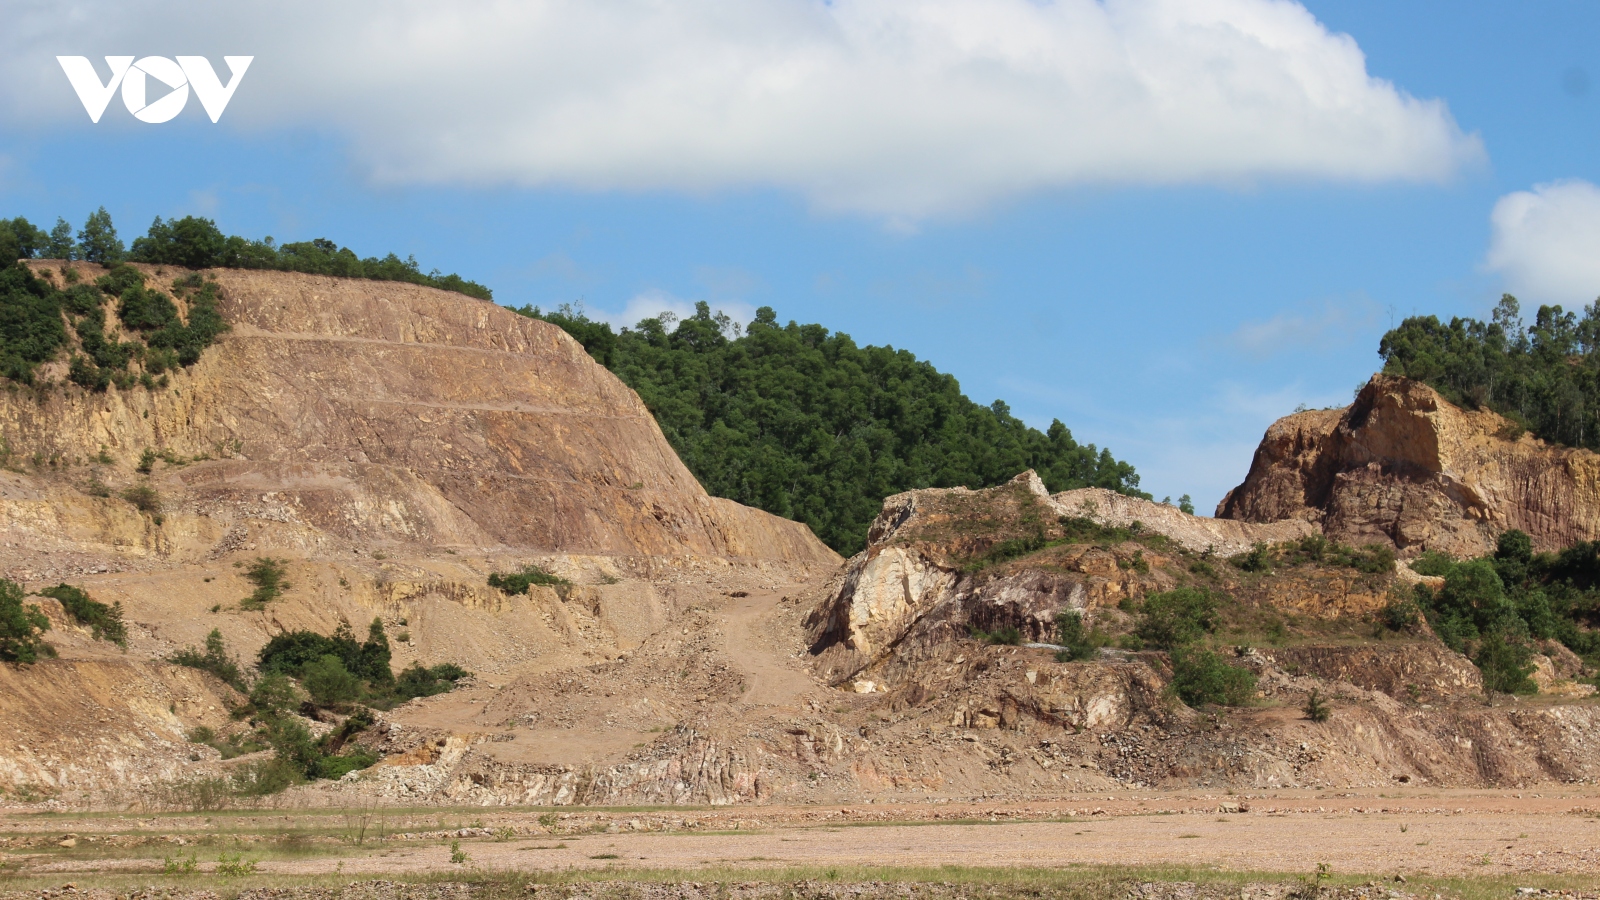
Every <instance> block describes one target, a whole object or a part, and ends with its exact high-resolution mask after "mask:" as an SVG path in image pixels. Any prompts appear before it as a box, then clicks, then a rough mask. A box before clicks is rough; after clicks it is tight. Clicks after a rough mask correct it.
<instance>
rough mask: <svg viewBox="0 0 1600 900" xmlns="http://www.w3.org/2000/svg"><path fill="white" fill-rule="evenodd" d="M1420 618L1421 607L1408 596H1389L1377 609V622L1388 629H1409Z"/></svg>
mask: <svg viewBox="0 0 1600 900" xmlns="http://www.w3.org/2000/svg"><path fill="white" fill-rule="evenodd" d="M1421 620H1422V609H1421V608H1420V607H1418V606H1417V602H1416V601H1415V600H1413V599H1411V598H1410V597H1404V596H1395V597H1390V598H1389V602H1388V603H1387V604H1386V605H1385V606H1384V607H1383V609H1381V610H1379V611H1378V622H1379V624H1381V625H1382V626H1383V627H1384V628H1387V629H1389V630H1390V631H1410V630H1411V629H1413V628H1415V627H1417V623H1418V622H1420V621H1421Z"/></svg>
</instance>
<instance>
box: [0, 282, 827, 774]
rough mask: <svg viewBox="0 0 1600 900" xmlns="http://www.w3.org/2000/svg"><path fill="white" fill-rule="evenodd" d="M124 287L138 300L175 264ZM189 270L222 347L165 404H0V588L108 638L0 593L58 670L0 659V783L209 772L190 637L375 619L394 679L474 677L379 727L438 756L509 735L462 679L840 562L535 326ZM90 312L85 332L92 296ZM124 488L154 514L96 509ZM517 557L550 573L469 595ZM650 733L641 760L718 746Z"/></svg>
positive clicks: (219, 710) (56, 368)
mask: <svg viewBox="0 0 1600 900" xmlns="http://www.w3.org/2000/svg"><path fill="white" fill-rule="evenodd" d="M74 265H75V267H76V268H77V269H78V272H79V275H80V277H82V278H84V279H87V280H92V279H94V278H96V277H98V275H99V274H100V273H101V270H100V269H99V267H97V266H93V265H90V264H86V263H76V264H74ZM34 268H35V271H36V272H38V273H39V274H40V275H41V277H47V278H55V279H59V278H60V277H61V276H60V274H59V271H58V265H57V264H55V263H50V264H35V265H34ZM143 268H144V270H145V271H146V272H147V274H149V275H151V276H153V278H152V283H153V285H164V284H166V283H168V282H170V281H171V280H172V279H173V278H174V277H175V276H177V275H182V274H185V273H184V272H182V271H181V270H180V271H174V270H171V269H169V270H167V271H165V272H161V271H160V270H159V269H156V268H154V267H143ZM207 275H208V276H210V277H214V278H215V279H216V280H217V282H218V283H219V285H220V287H221V297H220V306H221V309H222V312H223V315H224V317H225V318H226V319H227V321H228V322H229V324H230V325H231V326H232V330H231V331H230V332H228V333H227V334H225V335H224V336H223V337H222V338H221V340H220V341H219V342H218V343H216V344H215V345H213V346H212V347H210V348H209V349H208V350H207V351H206V352H205V353H204V355H203V356H202V357H201V359H200V361H199V362H198V363H196V364H195V365H194V366H192V367H190V368H188V369H186V370H183V371H179V372H174V373H171V375H170V378H171V383H170V384H169V385H168V386H167V387H165V388H162V389H146V388H144V387H138V386H134V387H133V388H131V389H127V390H123V389H118V388H116V387H114V386H113V387H112V388H110V389H108V390H107V391H105V392H103V393H90V392H87V391H84V390H82V389H80V388H78V387H76V386H73V385H69V384H57V385H56V386H53V387H45V388H41V389H38V390H33V389H27V388H21V387H18V386H15V385H13V386H11V388H10V389H7V390H0V438H3V439H4V450H3V451H0V463H3V464H4V466H5V469H4V470H0V577H3V578H10V579H12V580H16V581H19V582H21V583H23V584H24V586H25V587H26V588H27V589H29V590H33V591H37V590H40V589H43V588H45V587H46V586H49V585H54V584H56V583H57V582H61V581H67V582H70V583H72V584H74V585H79V586H82V587H83V588H85V589H86V590H88V591H89V593H90V594H91V595H92V596H93V597H94V598H95V599H97V600H100V601H102V602H105V603H112V602H118V603H121V605H122V607H123V609H124V611H125V617H126V620H127V623H128V632H129V646H128V652H127V653H126V654H124V653H122V652H119V651H118V650H116V649H115V648H112V647H111V646H110V645H108V644H106V643H105V642H102V641H95V640H93V639H92V637H91V636H90V635H89V633H88V632H87V631H86V630H85V629H82V628H80V627H78V626H77V625H75V624H73V623H71V622H69V621H67V620H66V619H65V618H64V617H63V615H62V614H61V612H60V608H59V604H56V603H55V601H53V600H45V599H42V598H39V597H29V598H28V601H27V602H29V603H34V602H38V603H40V605H41V606H42V607H43V608H45V610H46V612H47V613H49V614H50V616H51V620H52V625H53V627H52V630H51V631H50V632H49V633H48V634H47V635H46V639H47V640H49V641H50V642H51V643H52V644H54V645H55V646H56V647H57V649H58V650H59V651H60V653H61V658H60V659H58V660H52V661H48V662H44V663H41V664H39V665H36V666H32V667H26V668H17V667H13V666H9V665H0V733H5V734H8V735H23V736H24V738H25V739H24V740H22V741H21V742H19V743H17V744H15V746H12V745H9V744H8V745H7V746H0V790H7V791H9V790H12V789H14V788H17V789H20V788H22V787H26V789H27V790H28V791H33V792H37V793H39V794H40V795H44V796H56V795H68V794H74V793H75V792H87V793H92V794H95V795H97V796H101V797H105V796H112V795H116V794H118V793H119V792H130V791H131V792H138V791H148V790H151V789H154V788H155V787H156V786H158V784H159V783H167V784H170V783H174V782H178V781H182V780H184V779H187V778H192V777H202V776H210V775H214V774H217V773H218V772H219V771H223V770H225V769H226V767H227V766H228V765H231V764H233V763H232V761H229V763H226V764H225V763H223V762H222V761H221V760H220V759H218V758H217V757H218V754H217V753H216V752H215V751H214V750H212V749H210V748H207V747H199V746H197V745H191V744H190V743H189V742H188V741H187V739H186V737H185V734H186V733H187V732H188V731H189V730H190V729H192V728H193V727H195V726H197V725H206V726H207V727H213V728H216V729H218V730H221V729H222V728H224V727H239V726H237V725H231V724H229V723H230V721H231V720H229V719H228V717H227V715H226V708H225V707H226V702H225V701H226V700H227V699H228V698H229V697H231V696H232V689H231V688H228V687H226V686H224V685H222V684H220V683H219V682H217V681H216V680H215V679H214V678H211V677H210V676H204V675H202V674H200V673H199V672H197V671H195V670H193V669H187V668H179V667H176V666H173V665H171V664H169V663H167V662H164V660H165V659H166V658H167V657H169V656H170V655H171V654H172V652H173V651H174V650H177V649H180V648H182V647H185V646H198V645H200V644H202V643H203V642H204V640H205V638H206V635H207V632H209V631H210V630H211V629H213V628H215V629H217V630H218V631H220V632H221V634H222V635H223V637H224V638H225V640H226V643H227V646H228V649H229V652H230V653H232V654H234V655H236V656H238V657H239V658H240V659H241V660H242V662H243V663H245V664H246V665H248V664H249V663H250V662H251V661H252V660H253V659H254V657H255V654H256V652H257V650H258V649H259V648H260V647H261V646H262V644H263V643H265V642H266V640H267V639H268V638H269V637H270V636H271V635H273V634H276V633H279V632H282V631H285V630H296V629H309V630H313V631H316V632H319V633H323V634H326V633H329V632H331V631H332V630H333V629H334V628H335V627H337V625H338V624H339V623H340V622H341V621H344V622H350V623H354V625H355V627H356V628H357V629H358V630H360V629H364V628H365V627H366V625H367V623H370V622H372V621H373V620H374V618H378V619H381V620H382V621H383V623H384V624H385V626H386V627H387V629H388V634H389V636H390V640H391V642H392V646H393V650H394V667H395V668H396V669H402V668H404V667H405V666H407V665H409V664H411V663H412V662H421V663H424V664H427V665H432V664H435V663H439V662H445V661H451V662H455V663H458V664H461V665H463V666H465V667H466V668H468V669H470V670H471V671H473V672H475V673H477V674H478V676H479V677H481V678H483V679H484V681H483V682H482V687H479V688H476V690H479V691H481V692H482V695H480V696H474V697H472V698H470V699H468V698H465V697H458V696H457V695H456V694H450V695H444V696H441V697H439V698H435V701H434V702H433V703H432V704H430V705H428V706H426V707H419V706H417V705H416V704H413V705H411V706H409V707H403V708H400V709H396V710H394V711H392V712H390V713H388V714H386V724H388V723H392V724H394V725H395V726H396V727H397V728H400V729H401V730H404V729H406V728H412V729H416V728H425V729H428V730H429V733H430V734H434V733H437V734H438V735H440V738H441V739H442V740H444V741H445V743H446V745H448V746H451V747H455V746H457V745H459V747H461V748H464V747H466V746H467V745H468V744H470V743H471V742H472V741H473V740H484V739H486V738H485V737H484V735H486V734H491V733H492V734H494V735H502V734H504V735H510V734H513V733H514V731H515V729H511V728H509V727H504V726H503V723H504V722H505V721H507V720H508V719H509V718H510V717H508V716H502V717H501V718H500V719H497V720H495V721H493V722H487V723H483V722H477V721H475V720H474V718H473V716H474V714H476V713H478V712H480V711H481V710H483V709H485V708H486V707H487V706H488V704H487V703H486V702H484V701H486V700H488V699H490V698H492V697H494V696H495V692H497V691H498V689H499V685H498V684H494V683H491V682H490V681H489V680H488V679H495V680H496V681H497V682H498V681H500V680H502V679H508V678H516V677H518V676H519V675H521V674H523V673H526V672H529V671H550V670H561V669H566V668H574V669H581V668H582V667H585V666H587V665H590V664H592V663H594V662H597V661H605V660H610V659H615V658H617V657H618V656H620V655H622V654H626V653H628V652H630V651H632V650H635V649H636V648H638V647H639V646H640V645H642V644H644V643H645V642H647V641H649V640H650V639H651V638H652V637H653V636H654V635H656V634H657V633H659V632H660V631H661V630H662V629H663V628H665V627H666V626H667V624H668V623H669V621H671V620H673V617H674V616H678V615H681V613H682V611H683V610H684V609H685V608H692V607H697V606H701V605H704V604H707V603H714V602H715V601H716V600H717V598H723V597H725V596H726V594H728V593H730V592H731V590H732V589H733V588H740V589H742V590H750V589H755V588H761V587H772V586H774V585H777V584H789V583H792V582H800V581H805V580H806V579H809V578H811V577H814V576H818V575H823V574H825V573H828V572H831V571H832V570H833V569H835V568H836V567H837V565H838V563H839V562H840V560H839V557H838V556H837V555H836V554H834V553H833V552H832V551H831V550H829V549H828V548H827V547H826V546H825V545H823V544H822V543H821V542H820V541H818V540H817V539H816V537H815V536H813V535H812V534H811V532H810V531H809V530H808V529H807V528H806V527H805V526H803V525H800V524H798V523H794V522H790V521H787V520H784V519H780V518H778V517H776V516H772V515H769V514H767V513H764V512H761V511H759V510H754V509H748V508H746V507H742V506H740V505H738V504H736V503H731V502H729V501H726V500H720V499H717V498H712V497H709V496H707V495H706V493H705V491H704V490H703V489H702V488H701V487H700V485H699V483H698V482H697V481H696V480H695V479H694V477H693V476H692V475H691V474H690V473H689V471H688V470H687V469H686V468H685V467H684V466H683V464H682V463H681V462H680V461H679V460H678V458H677V456H676V455H675V454H674V452H673V451H672V448H671V447H670V446H669V445H668V444H667V442H666V440H665V438H664V437H663V436H662V434H661V432H660V429H659V428H657V426H656V424H655V421H654V419H653V418H652V417H651V415H650V413H649V411H648V410H647V409H646V408H645V406H644V405H643V403H641V402H640V400H639V398H638V397H637V396H636V395H635V394H634V393H633V392H632V391H631V390H629V389H628V388H627V387H626V386H625V385H623V384H622V383H621V382H620V381H618V380H617V379H616V378H615V377H613V376H612V375H611V374H610V373H609V372H608V371H606V370H605V369H604V368H603V367H601V366H600V365H598V364H596V363H595V362H594V361H593V360H591V359H590V358H589V356H588V355H587V354H586V353H585V352H584V351H583V348H582V347H581V346H579V345H578V344H577V343H576V342H574V341H573V340H571V339H570V338H569V337H568V336H567V335H566V334H565V333H564V332H563V331H561V330H560V329H559V328H556V327H554V326H552V325H549V324H547V323H544V322H540V321H536V320H532V319H528V318H526V317H523V316H519V315H516V314H515V313H512V312H511V311H509V310H506V309H503V308H501V307H497V306H495V305H493V304H489V303H484V302H481V301H477V300H473V299H471V298H467V297H464V296H461V295H458V294H452V293H448V292H444V291H438V290H433V289H429V288H423V287H417V286H414V285H407V284H399V283H391V282H372V281H361V280H354V279H337V278H327V277H317V276H309V275H300V274H290V273H274V272H244V271H233V270H218V271H214V272H210V273H207ZM108 318H109V319H110V325H109V329H108V331H109V333H110V334H111V335H112V336H113V337H115V336H116V335H117V332H118V325H117V321H116V316H115V304H108ZM64 368H65V367H64V365H63V364H61V363H59V362H57V363H52V364H50V365H47V366H43V367H41V373H40V374H41V377H42V380H46V381H52V380H53V381H57V382H60V381H61V380H62V375H63V374H64ZM147 453H149V454H151V456H152V457H153V458H152V460H149V461H147V463H148V464H147V465H145V466H143V468H144V469H146V470H149V469H152V468H153V471H140V470H139V468H138V467H140V464H141V458H142V457H144V456H145V455H146V454H147ZM138 486H147V487H149V488H151V489H153V491H154V492H155V494H156V496H157V497H158V498H159V509H156V508H148V509H143V510H141V509H140V508H138V507H137V506H136V505H135V504H134V503H132V502H130V501H129V500H128V499H126V498H124V497H123V496H121V494H122V492H123V491H124V490H125V489H127V488H130V487H138ZM261 556H272V557H275V558H278V559H280V560H283V561H284V563H285V565H286V567H287V570H288V573H289V574H288V579H287V580H288V582H289V583H290V587H289V588H288V589H286V590H285V591H284V592H283V595H282V596H281V597H279V598H277V599H274V600H272V601H271V603H270V604H269V605H268V606H267V608H266V609H265V610H263V611H260V612H251V611H247V610H244V609H242V608H241V607H240V600H241V599H242V598H244V597H247V596H249V595H250V593H251V591H252V590H253V589H254V587H253V585H252V584H250V583H249V582H247V580H246V578H245V572H246V571H247V567H248V566H249V564H250V563H251V561H252V560H254V559H255V558H257V557H261ZM530 562H532V563H537V564H539V565H541V566H543V567H545V568H546V569H548V570H550V571H552V572H555V573H557V574H559V575H561V576H562V577H564V578H566V579H568V580H570V581H571V582H572V583H571V584H568V585H561V586H558V587H537V586H536V587H534V588H533V589H532V590H530V591H529V592H528V593H526V594H520V595H514V596H513V595H507V594H504V593H502V592H501V591H499V590H496V589H494V588H491V587H489V586H488V585H487V583H486V576H487V574H488V573H489V572H493V571H502V572H503V571H508V570H514V569H517V568H520V567H521V566H522V565H524V564H527V563H530ZM683 669H684V666H681V665H680V666H677V667H676V669H675V671H682V670H683ZM684 690H688V688H684ZM467 692H468V689H463V690H462V691H461V693H462V694H465V693H467ZM51 723H60V725H61V727H59V728H58V727H54V725H53V724H51ZM652 724H653V725H654V724H656V723H652ZM531 731H532V729H530V728H523V729H521V733H522V734H523V736H524V737H527V736H528V735H529V733H530V732H531ZM452 742H454V743H452ZM633 742H634V741H630V742H629V743H628V745H626V746H631V745H632V743H633ZM680 743H681V746H679V745H673V746H670V747H666V748H664V749H663V750H662V751H661V754H660V757H661V759H663V760H666V761H665V762H662V763H661V764H660V765H661V766H664V767H665V768H667V769H671V768H672V766H674V765H679V766H689V767H699V768H701V769H703V768H705V767H706V766H711V765H712V763H711V762H706V761H701V762H696V761H695V760H698V759H701V757H704V760H713V759H722V758H724V757H725V756H726V753H725V749H724V748H723V745H721V744H713V745H704V742H701V743H700V744H695V743H692V742H680ZM707 747H709V748H710V749H707ZM696 754H698V756H697V755H696ZM719 754H722V755H721V756H719ZM597 755H603V754H600V753H599V752H598V751H597ZM601 762H602V763H603V762H605V761H604V760H601ZM219 766H220V767H221V768H220V769H219ZM435 768H437V767H435ZM600 769H601V770H602V771H604V770H606V769H607V766H606V765H601V766H600ZM617 771H618V773H620V774H617V775H616V776H615V779H614V780H615V781H616V783H618V784H628V785H632V784H636V783H637V784H644V783H646V782H648V783H649V784H651V785H657V786H655V787H648V788H647V787H639V788H637V789H634V788H626V789H627V790H635V793H636V794H638V795H639V796H646V795H648V796H650V797H655V798H662V797H667V796H669V795H670V796H673V797H679V796H680V794H672V793H671V792H672V791H673V790H680V793H681V791H687V792H688V793H686V794H681V796H682V797H693V798H698V800H699V801H700V802H710V801H712V800H717V799H719V798H721V797H723V796H724V794H723V793H719V792H721V791H724V788H723V787H722V786H721V785H722V784H723V782H724V780H727V781H728V784H731V785H734V787H733V788H729V789H728V790H734V791H735V792H737V790H742V788H739V787H738V785H739V784H742V782H739V777H740V776H738V775H729V776H727V779H724V778H722V776H720V775H718V776H716V777H712V776H706V777H699V778H695V777H689V778H687V779H686V780H685V779H678V780H673V779H674V778H675V776H670V775H662V774H660V773H655V774H650V773H644V774H639V775H637V776H632V775H628V774H627V772H628V771H631V770H627V769H625V768H624V769H618V770H617ZM697 771H698V769H697ZM741 771H742V770H741ZM485 777H487V776H485ZM507 777H510V776H507ZM630 778H631V779H633V780H631V781H630V780H629V779H630ZM728 779H731V780H728ZM669 782H670V784H682V785H687V786H686V787H682V788H681V789H676V788H670V787H666V786H661V785H666V784H668V783H669ZM442 783H443V782H441V784H442ZM607 783H611V782H607ZM435 787H438V785H435ZM441 789H442V788H441ZM552 790H557V789H555V788H552ZM586 790H589V793H588V794H586V795H585V796H595V797H603V796H610V795H607V794H604V793H603V792H601V790H600V788H599V787H593V788H589V789H586ZM623 790H625V789H624V788H622V787H619V788H617V789H616V791H623ZM535 793H537V792H535ZM407 796H417V795H416V794H408V795H407ZM540 796H544V795H540ZM617 796H620V794H617ZM741 796H742V795H741Z"/></svg>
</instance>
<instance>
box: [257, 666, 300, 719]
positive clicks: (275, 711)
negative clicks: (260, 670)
mask: <svg viewBox="0 0 1600 900" xmlns="http://www.w3.org/2000/svg"><path fill="white" fill-rule="evenodd" d="M250 708H251V709H252V710H254V711H255V713H256V714H257V715H258V716H261V717H262V718H265V719H275V718H278V717H280V716H284V715H287V714H288V713H291V712H293V711H295V710H296V709H299V708H300V691H299V690H297V689H296V688H295V686H294V682H292V681H290V680H289V679H288V677H287V676H285V675H283V674H282V673H280V672H272V673H269V674H266V675H263V676H262V677H261V678H259V679H258V680H257V681H256V683H255V686H254V687H252V688H251V689H250Z"/></svg>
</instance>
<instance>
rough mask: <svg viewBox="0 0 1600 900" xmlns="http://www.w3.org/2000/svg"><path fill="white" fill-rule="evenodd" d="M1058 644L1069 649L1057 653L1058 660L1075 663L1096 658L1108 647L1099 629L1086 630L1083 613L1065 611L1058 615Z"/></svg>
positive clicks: (1072, 610)
mask: <svg viewBox="0 0 1600 900" xmlns="http://www.w3.org/2000/svg"><path fill="white" fill-rule="evenodd" d="M1056 643H1058V644H1060V645H1061V646H1063V647H1065V648H1067V649H1065V650H1062V651H1060V652H1058V653H1056V660H1057V661H1058V662H1074V661H1078V660H1085V659H1089V658H1090V657H1092V656H1094V655H1095V654H1096V653H1097V652H1099V650H1100V648H1101V647H1104V646H1105V645H1106V643H1107V638H1106V636H1105V635H1104V634H1102V633H1101V632H1100V630H1099V629H1095V630H1093V631H1089V630H1086V629H1085V628H1084V627H1083V614H1082V613H1080V612H1078V611H1077V610H1075V609H1064V610H1061V611H1060V612H1058V613H1056Z"/></svg>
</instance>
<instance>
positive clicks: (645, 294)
mask: <svg viewBox="0 0 1600 900" xmlns="http://www.w3.org/2000/svg"><path fill="white" fill-rule="evenodd" d="M708 302H709V305H710V306H711V312H712V314H713V315H715V314H717V313H719V312H721V313H727V315H728V318H730V319H732V320H733V321H734V322H736V323H738V325H739V327H740V328H743V327H744V326H746V325H748V324H750V323H751V322H753V321H755V318H756V308H755V307H754V306H751V305H750V304H748V303H745V302H743V301H739V300H718V301H708ZM694 304H695V301H693V300H685V299H683V298H682V297H677V296H674V295H673V294H670V293H668V292H666V291H662V290H656V289H651V290H647V291H641V292H640V293H638V294H635V295H633V297H631V298H630V299H629V300H628V305H627V306H625V307H623V309H622V310H621V311H620V312H608V311H606V310H603V309H596V308H594V307H590V306H584V308H583V311H584V314H585V315H587V316H588V317H589V318H591V319H594V320H595V321H597V322H610V323H611V327H612V328H616V329H622V328H632V327H633V326H634V325H636V324H638V323H639V322H640V321H641V320H643V319H653V318H656V317H657V316H660V315H661V314H662V313H664V312H667V313H672V314H673V315H674V316H677V317H678V318H679V319H687V318H689V317H690V316H692V315H694V312H695V309H694ZM669 330H670V329H669Z"/></svg>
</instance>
